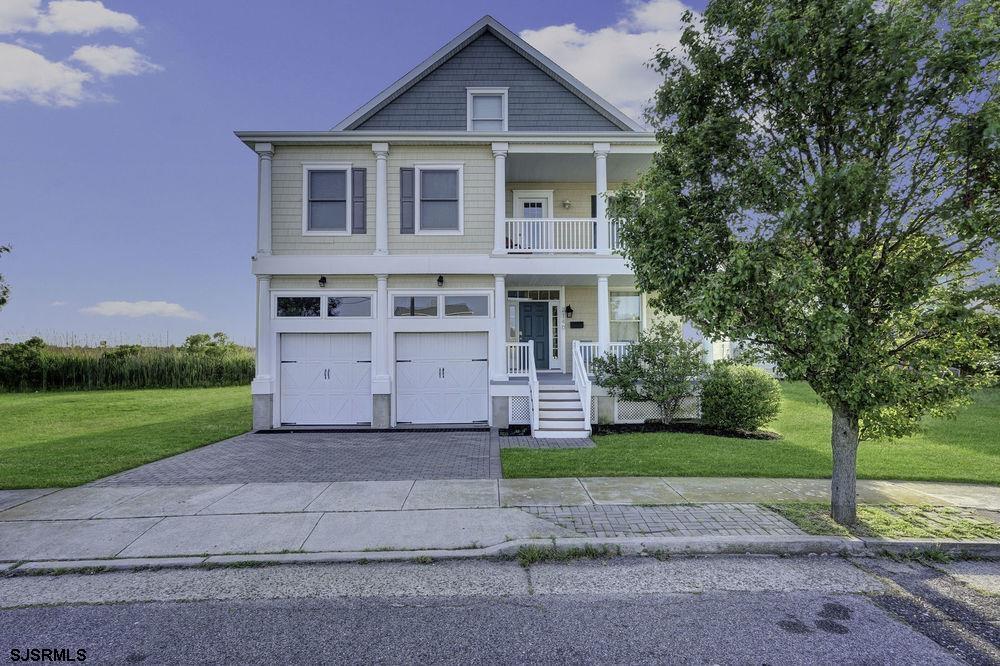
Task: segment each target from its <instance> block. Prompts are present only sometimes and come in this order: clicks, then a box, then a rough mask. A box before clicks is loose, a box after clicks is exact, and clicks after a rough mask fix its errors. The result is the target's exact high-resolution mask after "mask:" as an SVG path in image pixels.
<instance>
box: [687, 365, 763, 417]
mask: <svg viewBox="0 0 1000 666" xmlns="http://www.w3.org/2000/svg"><path fill="white" fill-rule="evenodd" d="M780 408H781V386H780V385H779V384H778V380H776V379H775V378H774V377H772V376H771V375H769V374H767V373H766V372H764V371H763V370H761V369H760V368H755V367H753V366H749V365H736V364H732V363H716V364H715V365H714V366H713V367H712V370H711V371H710V372H709V373H708V377H706V379H705V383H704V385H703V386H702V389H701V419H702V421H703V422H705V423H707V424H709V425H713V426H717V427H719V428H728V429H731V430H758V429H759V428H761V427H762V426H764V425H765V424H767V423H769V422H770V421H773V420H774V418H775V417H776V416H778V411H779V410H780Z"/></svg>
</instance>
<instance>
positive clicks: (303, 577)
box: [0, 557, 1000, 664]
mask: <svg viewBox="0 0 1000 666" xmlns="http://www.w3.org/2000/svg"><path fill="white" fill-rule="evenodd" d="M998 580H1000V564H997V563H983V562H973V563H961V562H959V563H954V564H950V565H949V564H946V565H940V567H933V568H932V567H929V566H925V565H921V564H914V563H899V562H893V561H890V560H883V559H879V558H859V559H858V560H850V561H849V560H846V559H843V558H836V557H810V558H774V557H701V558H674V559H670V560H665V561H658V560H656V559H653V558H616V559H612V560H577V561H573V562H568V563H539V564H533V565H531V566H530V567H526V568H525V567H521V566H520V565H518V564H517V563H515V562H495V561H480V560H473V561H454V562H438V563H430V564H417V563H406V564H352V565H311V566H278V567H255V568H226V569H222V568H220V569H186V570H185V569H182V570H159V571H145V572H117V573H96V574H64V575H52V576H18V577H8V578H3V579H0V607H3V608H4V610H0V649H2V653H0V654H2V656H0V663H7V662H9V661H13V660H14V657H15V655H14V654H13V653H12V650H18V651H19V653H18V655H27V654H28V650H29V649H32V648H36V649H41V648H54V649H60V650H66V651H67V653H68V654H71V655H72V654H76V651H77V650H81V649H82V650H85V651H86V661H87V662H88V663H144V664H155V663H178V662H184V663H208V662H213V663H226V662H237V661H238V662H242V663H265V662H276V661H277V662H283V663H298V662H360V663H404V662H406V663H413V662H420V663H427V662H450V663H467V662H473V661H488V662H497V663H524V662H533V663H539V662H572V663H666V662H669V663H727V664H730V663H731V664H744V663H761V664H763V663H782V664H789V663H802V664H814V663H899V664H904V663H921V664H938V663H942V664H944V663H963V662H968V663H982V664H988V663H996V662H997V661H998V659H1000V653H998V652H997V649H996V645H995V643H996V636H995V634H992V633H991V632H995V631H996V629H995V627H996V626H997V624H996V623H997V622H998V620H1000V597H997V596H995V594H996V592H997V587H998ZM990 593H992V594H990ZM991 643H993V645H991Z"/></svg>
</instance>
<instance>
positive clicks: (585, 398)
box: [573, 340, 594, 432]
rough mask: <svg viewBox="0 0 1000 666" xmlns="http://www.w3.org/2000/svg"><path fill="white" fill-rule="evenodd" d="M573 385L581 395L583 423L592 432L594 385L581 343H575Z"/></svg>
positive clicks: (576, 341) (575, 341) (577, 341)
mask: <svg viewBox="0 0 1000 666" xmlns="http://www.w3.org/2000/svg"><path fill="white" fill-rule="evenodd" d="M573 383H574V384H575V385H576V390H577V393H579V394H580V405H581V407H582V408H583V422H584V424H585V425H586V426H587V431H588V432H589V431H590V421H591V419H590V395H591V389H593V387H594V384H593V382H591V381H590V376H589V374H588V372H587V364H586V362H585V361H584V360H583V355H582V354H581V353H580V341H579V340H574V341H573Z"/></svg>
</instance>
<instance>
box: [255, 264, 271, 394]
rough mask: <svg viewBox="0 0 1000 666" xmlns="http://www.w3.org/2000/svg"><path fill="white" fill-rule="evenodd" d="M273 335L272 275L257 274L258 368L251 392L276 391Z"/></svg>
mask: <svg viewBox="0 0 1000 666" xmlns="http://www.w3.org/2000/svg"><path fill="white" fill-rule="evenodd" d="M273 344H274V339H273V337H272V335H271V276H270V275H258V276H257V342H256V350H257V370H256V373H255V374H254V379H253V382H251V383H250V393H252V394H254V395H269V394H271V393H274V377H273V375H272V372H273V371H274V354H273V353H272V352H273V349H272V345H273Z"/></svg>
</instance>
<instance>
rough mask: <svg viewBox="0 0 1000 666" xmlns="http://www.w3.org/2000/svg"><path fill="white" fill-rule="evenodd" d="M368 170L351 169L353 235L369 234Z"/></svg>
mask: <svg viewBox="0 0 1000 666" xmlns="http://www.w3.org/2000/svg"><path fill="white" fill-rule="evenodd" d="M367 175H368V170H367V169H351V233H352V234H363V233H367V232H368V220H367V219H366V218H367V215H368V188H367V187H366V186H367V184H368V183H367V178H366V177H367Z"/></svg>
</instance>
